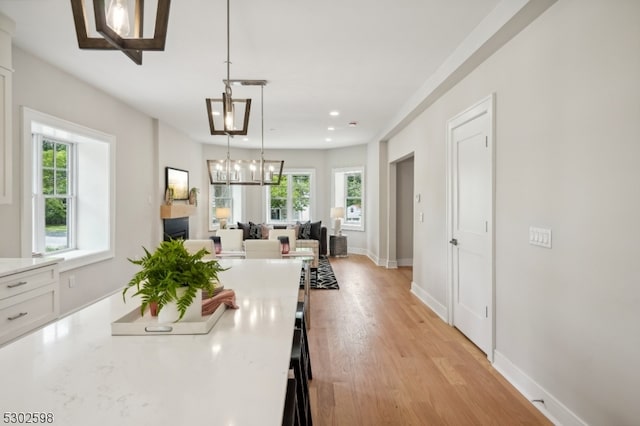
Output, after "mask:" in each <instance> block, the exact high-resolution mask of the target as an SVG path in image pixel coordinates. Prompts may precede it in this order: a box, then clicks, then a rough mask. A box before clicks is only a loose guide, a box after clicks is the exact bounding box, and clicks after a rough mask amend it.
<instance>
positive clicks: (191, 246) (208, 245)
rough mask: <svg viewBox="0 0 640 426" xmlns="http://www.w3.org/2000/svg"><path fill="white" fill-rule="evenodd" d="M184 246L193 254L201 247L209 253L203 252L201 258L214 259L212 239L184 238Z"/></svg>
mask: <svg viewBox="0 0 640 426" xmlns="http://www.w3.org/2000/svg"><path fill="white" fill-rule="evenodd" d="M184 248H185V249H187V251H188V252H189V253H190V254H195V253H197V252H198V251H200V250H201V249H206V250H207V251H208V252H209V254H205V255H204V257H203V258H202V259H203V260H210V259H215V249H214V247H213V241H212V240H210V239H206V240H184Z"/></svg>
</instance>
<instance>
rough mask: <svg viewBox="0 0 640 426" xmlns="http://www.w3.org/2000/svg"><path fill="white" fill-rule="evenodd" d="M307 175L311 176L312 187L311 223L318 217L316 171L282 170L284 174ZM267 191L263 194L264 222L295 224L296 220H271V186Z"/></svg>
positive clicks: (310, 195) (310, 202) (311, 169)
mask: <svg viewBox="0 0 640 426" xmlns="http://www.w3.org/2000/svg"><path fill="white" fill-rule="evenodd" d="M298 173H299V174H307V175H309V176H311V185H310V194H309V220H310V221H311V222H313V221H314V219H315V217H316V204H317V200H316V169H313V168H309V169H305V168H297V169H283V170H282V174H283V175H284V174H298ZM264 187H265V190H264V192H263V194H264V197H265V198H264V200H263V203H262V205H263V208H264V209H265V212H264V222H265V223H267V224H269V223H275V224H278V225H283V224H293V223H295V221H294V220H287V221H281V222H273V221H272V220H271V212H270V211H269V210H270V209H269V207H270V205H269V188H270V186H269V185H265V186H264Z"/></svg>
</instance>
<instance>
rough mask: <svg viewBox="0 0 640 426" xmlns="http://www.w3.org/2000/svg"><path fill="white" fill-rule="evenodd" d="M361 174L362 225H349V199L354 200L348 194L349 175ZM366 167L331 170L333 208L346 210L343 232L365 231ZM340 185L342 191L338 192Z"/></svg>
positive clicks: (342, 226)
mask: <svg viewBox="0 0 640 426" xmlns="http://www.w3.org/2000/svg"><path fill="white" fill-rule="evenodd" d="M353 174H360V179H361V191H360V197H359V198H360V203H361V206H360V223H349V222H347V220H346V214H347V211H346V210H347V199H348V198H353V197H349V196H348V194H347V179H346V177H347V176H348V175H353ZM365 177H366V176H365V167H364V166H353V167H339V168H334V169H332V170H331V180H332V185H331V200H332V205H331V207H344V209H345V218H343V220H342V225H341V228H342V229H343V230H348V231H362V232H364V230H365V219H366V201H365V196H366V186H365V182H366V180H365ZM338 185H340V189H339V190H338Z"/></svg>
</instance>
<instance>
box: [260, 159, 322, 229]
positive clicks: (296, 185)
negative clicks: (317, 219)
mask: <svg viewBox="0 0 640 426" xmlns="http://www.w3.org/2000/svg"><path fill="white" fill-rule="evenodd" d="M313 176H314V173H313V171H310V170H306V171H305V170H300V171H286V172H283V173H282V179H281V180H280V185H269V186H266V191H267V218H266V220H267V222H290V223H291V222H296V221H300V222H306V221H308V220H311V216H312V215H311V212H312V210H313V209H312V207H313V195H312V192H313Z"/></svg>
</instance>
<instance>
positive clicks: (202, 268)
mask: <svg viewBox="0 0 640 426" xmlns="http://www.w3.org/2000/svg"><path fill="white" fill-rule="evenodd" d="M143 249H144V252H145V255H144V256H143V257H142V258H140V259H137V260H134V259H128V260H129V261H130V262H131V263H133V264H134V265H140V266H141V267H142V269H141V270H140V271H138V272H136V274H135V275H134V276H133V278H131V280H130V281H129V283H128V284H127V286H126V287H125V288H124V290H123V291H122V298H123V299H124V300H125V302H126V298H125V295H126V293H127V291H128V290H129V289H131V288H132V287H135V288H136V292H135V294H134V296H140V297H141V302H142V303H141V305H140V314H141V315H144V312H145V310H146V308H147V307H148V306H150V305H151V304H153V303H157V306H158V315H160V317H161V318H162V317H163V315H161V313H162V312H163V309H165V315H164V318H165V320H164V321H163V320H162V319H161V318H159V320H160V321H161V322H169V321H180V320H181V319H183V317H184V316H185V313H187V309H188V308H189V306H190V305H192V304H194V305H195V306H194V307H193V309H197V311H195V312H197V315H198V317H199V316H200V315H201V313H200V312H201V309H202V306H201V305H202V303H201V300H202V290H205V291H207V292H208V293H209V294H212V293H213V291H214V290H215V286H216V284H217V283H219V280H218V273H219V272H221V271H224V270H225V269H224V268H222V267H221V266H220V264H219V263H218V261H217V260H210V261H209V260H208V261H203V260H202V257H203V256H205V255H206V254H208V253H209V252H208V251H207V250H205V249H202V250H199V251H198V252H196V253H194V254H191V253H189V252H188V251H187V249H186V248H185V247H184V241H183V240H170V241H163V242H162V243H161V244H160V245H159V246H158V248H157V249H156V250H155V251H154V252H153V253H150V252H149V251H148V250H147V249H146V248H144V247H143ZM194 302H197V303H194ZM174 306H175V309H176V313H175V314H174V315H171V314H170V312H169V311H170V310H171V308H173V307H174ZM167 313H169V317H167ZM167 318H168V319H167Z"/></svg>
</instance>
